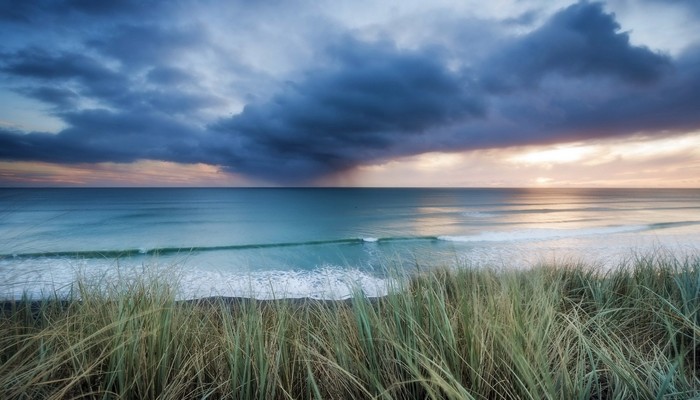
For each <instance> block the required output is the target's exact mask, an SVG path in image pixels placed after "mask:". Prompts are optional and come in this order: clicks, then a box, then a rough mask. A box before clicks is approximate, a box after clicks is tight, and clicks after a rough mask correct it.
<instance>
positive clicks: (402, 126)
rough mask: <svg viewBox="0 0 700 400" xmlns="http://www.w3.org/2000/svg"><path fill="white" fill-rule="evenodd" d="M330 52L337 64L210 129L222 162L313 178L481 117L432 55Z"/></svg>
mask: <svg viewBox="0 0 700 400" xmlns="http://www.w3.org/2000/svg"><path fill="white" fill-rule="evenodd" d="M329 52H330V53H331V57H330V58H331V59H333V60H334V62H333V64H332V65H330V66H326V67H324V68H322V69H319V70H316V71H309V72H308V73H307V74H306V76H305V77H304V78H303V79H301V80H300V81H299V82H296V83H290V84H289V85H288V86H287V87H286V88H285V90H284V91H282V92H280V93H278V94H277V95H276V96H275V97H274V98H273V99H271V101H269V102H267V103H262V104H253V105H249V106H247V107H246V108H245V109H244V110H243V112H242V113H240V114H238V115H236V116H234V117H232V118H229V119H227V120H222V121H219V122H218V123H216V124H214V125H213V126H212V129H213V130H215V131H217V132H221V138H222V139H221V140H222V141H223V143H225V144H227V145H228V151H229V152H228V153H227V152H226V151H222V152H221V153H222V156H223V157H224V160H223V161H228V160H230V161H231V162H230V165H231V167H232V168H233V169H235V170H239V171H242V172H245V173H248V174H253V175H259V176H263V177H266V178H268V179H275V178H277V179H280V178H281V179H284V180H292V181H295V180H299V179H301V180H303V179H308V178H314V177H318V176H320V175H323V174H326V173H333V172H337V171H340V170H343V169H347V168H350V167H353V166H355V165H357V164H358V163H361V162H364V161H367V160H372V159H375V158H377V157H382V156H385V155H387V154H391V153H392V151H393V148H394V147H396V145H398V144H399V143H401V142H402V141H404V140H405V138H406V137H410V136H416V135H426V134H428V131H429V130H430V129H433V128H436V127H439V126H443V125H449V124H455V123H458V122H465V121H468V120H470V119H473V118H479V117H481V116H482V115H483V113H484V106H483V104H481V102H480V99H479V98H478V96H476V95H475V94H474V93H472V90H473V88H472V87H470V85H469V83H468V81H466V80H464V79H462V77H460V76H459V75H457V74H455V73H453V72H450V71H449V70H447V69H446V68H445V67H444V66H443V65H442V64H441V63H439V62H438V61H437V60H436V59H435V58H434V57H433V55H431V54H430V52H424V53H413V52H404V51H399V50H398V49H396V48H395V47H394V46H392V45H391V44H388V43H366V42H360V41H357V40H353V39H346V41H344V42H342V43H338V44H337V45H336V46H334V47H333V48H332V49H330V50H329ZM227 164H229V163H228V162H227Z"/></svg>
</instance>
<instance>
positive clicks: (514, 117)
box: [0, 0, 700, 184]
mask: <svg viewBox="0 0 700 400" xmlns="http://www.w3.org/2000/svg"><path fill="white" fill-rule="evenodd" d="M15 3H16V2H9V1H4V2H2V3H0V4H1V5H0V15H1V16H2V17H0V18H2V20H1V22H0V24H1V25H0V34H2V35H3V37H6V38H8V39H7V40H4V41H3V44H2V45H0V53H1V55H2V56H1V57H0V83H1V84H2V87H1V88H0V89H2V90H4V91H5V92H9V93H12V94H13V95H15V96H21V97H23V98H28V99H32V100H34V101H37V102H39V103H40V104H42V105H43V106H42V107H43V108H41V110H42V112H43V113H44V114H45V115H47V116H48V117H51V118H53V119H55V120H58V121H60V126H58V127H57V129H56V130H55V131H36V130H28V129H26V128H23V127H22V126H12V125H8V124H5V125H0V160H4V161H10V160H11V161H43V162H51V163H60V164H77V163H96V162H117V163H130V162H135V161H138V160H161V161H171V162H177V163H186V164H189V163H193V164H194V163H203V164H210V165H219V166H222V167H223V168H225V169H226V170H228V171H231V172H235V173H238V174H242V175H245V176H249V177H252V178H255V179H262V180H265V181H269V182H277V183H285V184H295V183H304V182H309V181H312V180H314V179H317V178H321V177H324V176H327V175H332V174H334V173H339V172H344V171H349V170H352V169H353V168H355V167H357V166H360V165H366V164H370V163H373V162H381V161H383V160H389V159H392V158H394V157H399V156H408V155H416V154H422V153H426V152H432V151H459V150H469V149H487V148H499V147H508V146H513V145H528V144H551V143H559V142H567V141H574V140H585V139H591V138H607V137H616V136H619V137H621V136H626V135H633V134H646V135H673V134H676V133H686V132H688V131H692V130H696V129H699V128H700V112H698V110H700V63H699V61H700V47H698V46H693V45H689V46H686V47H685V48H684V49H682V51H680V52H678V53H677V54H673V55H672V54H670V53H667V52H663V51H660V50H655V49H651V48H649V47H646V46H644V45H641V44H634V43H633V42H632V40H631V39H630V34H629V33H628V32H627V31H626V30H625V29H624V28H623V27H622V26H621V24H620V22H619V21H618V19H617V18H616V15H615V14H613V13H612V12H610V11H608V10H607V9H606V5H605V4H602V3H596V2H587V1H581V2H577V3H570V4H564V5H563V6H562V7H561V8H558V9H556V10H553V11H552V12H545V11H543V10H541V9H540V8H538V7H534V6H533V8H532V10H529V11H525V12H523V13H522V14H521V15H520V16H519V17H518V18H503V19H500V20H498V19H493V20H488V21H485V20H484V19H479V18H476V17H472V16H467V15H465V16H459V15H458V16H454V15H451V16H448V15H445V14H444V13H433V14H430V15H428V16H426V19H425V20H427V21H432V22H431V23H432V30H431V29H427V30H425V34H424V36H425V37H423V38H420V40H418V39H415V40H411V39H410V38H409V39H406V38H405V37H402V36H401V35H400V34H398V33H397V34H396V35H392V26H391V25H387V26H381V25H379V26H377V24H374V25H371V26H369V27H368V28H366V29H358V28H356V27H355V28H353V27H349V26H343V25H342V24H341V23H339V21H338V20H332V19H331V17H330V16H328V15H327V14H324V13H323V12H321V11H320V10H318V11H317V12H316V11H315V10H314V9H313V8H309V7H310V6H309V5H303V4H301V3H299V4H296V3H295V4H292V3H280V4H278V5H275V6H269V5H267V6H265V5H248V4H247V3H246V2H240V3H235V2H234V3H226V4H223V3H222V4H218V3H217V2H215V1H209V2H204V3H200V2H191V3H189V2H187V1H183V2H151V3H147V5H146V4H145V3H143V2H136V1H134V2H120V3H118V4H117V3H112V2H90V1H82V0H73V1H38V2H20V3H16V4H15ZM638 3H639V6H644V5H645V4H652V3H655V2H654V0H639V2H638ZM676 3H678V4H676V5H677V6H678V7H685V9H687V10H688V11H689V13H691V14H693V13H694V14H693V15H695V16H698V17H700V13H698V12H697V11H698V8H697V6H694V4H695V3H694V2H687V4H686V2H681V1H678V2H676ZM219 6H220V7H224V6H226V7H229V8H231V10H229V11H230V13H229V14H226V13H224V16H223V17H219V18H218V19H216V18H214V17H212V13H215V12H216V10H217V7H219ZM302 6H304V7H306V8H304V10H305V12H303V13H302V12H299V13H296V14H295V13H294V12H293V11H297V10H296V9H295V8H294V7H302ZM284 15H288V18H287V19H288V20H284V18H283V16H284ZM226 16H236V18H234V19H232V20H230V21H222V20H221V19H222V18H225V17H226ZM210 18H214V19H213V20H212V21H213V22H212V23H208V22H207V21H210ZM295 18H296V19H295ZM443 27H444V28H443ZM482 28H483V29H482ZM416 29H421V27H416ZM405 31H406V30H404V32H405ZM431 35H432V36H431ZM409 36H410V35H409ZM290 60H292V61H293V60H297V61H296V62H292V61H290Z"/></svg>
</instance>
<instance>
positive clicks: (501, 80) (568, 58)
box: [482, 2, 670, 91]
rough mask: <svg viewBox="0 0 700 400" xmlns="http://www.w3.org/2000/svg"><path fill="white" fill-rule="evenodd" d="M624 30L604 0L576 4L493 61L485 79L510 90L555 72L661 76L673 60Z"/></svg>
mask: <svg viewBox="0 0 700 400" xmlns="http://www.w3.org/2000/svg"><path fill="white" fill-rule="evenodd" d="M619 30H620V25H619V24H618V23H617V22H616V21H615V19H614V17H613V15H611V14H606V13H605V12H604V11H603V6H602V4H599V3H588V2H580V3H577V4H574V5H572V6H569V7H568V8H566V9H564V10H563V11H560V12H558V13H557V14H555V15H554V16H553V17H552V18H551V19H550V20H549V21H547V22H546V23H545V25H544V26H542V27H540V28H539V29H537V30H536V31H534V32H532V33H530V34H529V35H527V36H525V37H523V38H522V39H520V40H516V41H514V42H513V43H511V44H510V45H507V46H505V48H503V49H501V50H500V51H499V52H498V54H496V55H495V56H494V57H492V59H491V60H488V61H487V70H486V71H485V73H484V75H483V77H482V79H483V82H484V84H485V86H486V87H487V88H489V89H492V90H496V91H504V90H512V89H517V88H521V87H530V88H531V87H533V86H536V85H537V84H538V83H539V82H540V81H541V80H542V79H543V78H544V77H546V76H547V75H549V74H553V73H556V74H560V75H563V76H566V77H572V78H581V77H588V76H610V77H614V78H616V79H618V80H620V81H622V82H627V83H631V84H649V83H652V82H653V81H655V80H657V79H659V77H660V76H661V75H662V74H663V73H664V72H665V70H666V68H667V67H668V66H669V64H670V60H669V59H668V58H667V57H665V56H663V55H660V54H657V53H654V52H652V51H650V50H649V49H647V48H645V47H640V46H632V45H631V44H630V40H629V36H628V34H627V33H624V32H619Z"/></svg>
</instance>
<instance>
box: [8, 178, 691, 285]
mask: <svg viewBox="0 0 700 400" xmlns="http://www.w3.org/2000/svg"><path fill="white" fill-rule="evenodd" d="M699 248H700V190H692V189H691V190H676V189H673V190H647V189H0V296H5V297H17V296H19V295H21V293H23V292H27V293H29V294H31V295H32V296H39V295H42V294H47V293H48V294H52V293H55V292H59V293H62V292H66V291H68V290H70V287H71V284H72V282H74V280H75V277H76V275H78V274H79V275H83V276H87V277H90V279H96V280H101V281H103V283H104V282H106V283H108V282H111V281H113V280H115V279H117V276H128V275H129V274H132V275H133V274H139V273H143V271H144V270H146V271H151V272H153V271H159V272H160V273H166V274H167V273H168V271H175V272H176V273H177V276H178V277H179V282H180V291H181V297H196V296H208V295H227V296H236V295H239V296H240V295H246V296H255V297H273V296H274V297H301V296H310V297H323V298H342V297H346V296H349V295H350V294H351V291H352V290H353V289H354V290H363V291H364V292H365V293H366V294H369V295H379V294H382V293H384V291H385V288H386V285H387V283H388V279H389V278H388V276H392V274H396V272H397V271H413V270H415V268H417V267H419V268H430V267H433V266H454V265H458V266H465V265H466V266H473V267H480V266H496V267H501V266H507V267H512V268H524V267H529V266H532V265H533V264H537V263H539V262H548V261H553V260H560V261H561V260H572V259H573V260H585V261H587V262H589V263H593V264H597V265H600V266H601V267H603V268H605V267H609V266H613V265H615V264H617V263H619V262H620V261H621V260H625V259H629V258H630V257H632V256H633V255H634V254H650V253H651V252H654V251H672V252H673V253H675V254H679V255H682V254H688V253H697V252H698V249H699Z"/></svg>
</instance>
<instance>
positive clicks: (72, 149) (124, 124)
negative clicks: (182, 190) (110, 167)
mask: <svg viewBox="0 0 700 400" xmlns="http://www.w3.org/2000/svg"><path fill="white" fill-rule="evenodd" d="M61 116H62V118H63V120H64V121H65V122H67V123H68V124H70V125H71V127H70V128H67V129H65V130H63V131H61V132H60V133H58V134H52V133H44V132H32V133H27V134H20V133H18V132H16V131H10V130H6V129H0V158H3V159H12V160H23V161H36V160H40V161H47V162H56V163H85V162H88V163H90V162H104V161H112V162H131V161H136V160H141V159H151V160H173V159H176V160H178V161H180V162H186V163H187V162H199V161H201V159H202V155H201V154H200V153H199V150H198V143H197V140H196V138H197V136H198V135H200V134H201V132H200V131H199V130H198V129H197V128H196V127H193V126H189V125H187V124H183V123H178V122H177V121H175V120H173V119H171V118H167V117H164V116H161V115H156V114H141V115H136V116H134V115H129V114H127V113H118V112H112V111H109V110H102V109H96V110H88V111H81V112H73V113H64V114H62V115H61Z"/></svg>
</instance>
